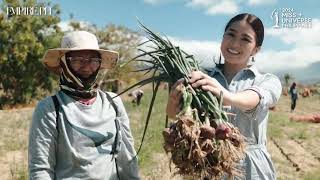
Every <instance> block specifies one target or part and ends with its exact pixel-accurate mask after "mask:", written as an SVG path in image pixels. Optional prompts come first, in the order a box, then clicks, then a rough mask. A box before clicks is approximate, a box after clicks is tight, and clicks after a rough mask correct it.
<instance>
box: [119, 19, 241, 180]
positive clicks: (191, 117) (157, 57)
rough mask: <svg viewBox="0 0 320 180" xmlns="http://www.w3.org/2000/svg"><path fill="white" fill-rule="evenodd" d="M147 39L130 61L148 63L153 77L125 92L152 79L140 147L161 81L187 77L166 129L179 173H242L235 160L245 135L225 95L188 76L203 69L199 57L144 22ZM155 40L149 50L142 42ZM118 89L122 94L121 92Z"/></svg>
mask: <svg viewBox="0 0 320 180" xmlns="http://www.w3.org/2000/svg"><path fill="white" fill-rule="evenodd" d="M140 26H141V28H142V30H143V31H144V32H145V33H146V35H147V38H148V40H147V41H146V42H144V43H142V44H141V45H140V48H139V50H140V51H141V52H142V53H141V54H140V55H138V56H137V57H135V58H134V59H132V60H131V61H129V62H128V63H131V62H136V63H140V64H141V62H142V63H143V64H145V65H146V68H145V69H140V70H138V71H144V72H145V74H151V77H150V76H149V77H148V78H146V79H144V80H142V81H140V82H138V83H136V84H134V85H132V86H131V87H129V88H128V89H126V90H125V91H123V92H122V93H124V92H127V91H128V90H130V89H132V88H134V87H136V86H143V85H146V84H149V83H152V84H153V95H152V98H151V103H150V107H149V111H148V115H147V120H146V125H145V129H144V132H143V136H142V141H141V145H140V147H139V150H138V152H139V151H140V149H141V147H142V144H143V140H144V137H145V133H146V131H147V127H148V123H149V120H150V117H151V112H152V107H153V104H154V100H155V98H156V95H157V91H158V87H159V85H160V82H168V83H171V84H172V83H174V82H176V81H177V80H179V79H181V78H183V79H184V85H183V98H182V101H181V103H182V110H181V112H180V113H179V114H178V115H177V116H176V119H175V120H174V121H172V122H171V125H170V127H168V128H165V129H164V131H163V137H164V149H165V151H166V152H167V153H168V154H169V156H170V158H171V161H172V162H173V164H174V165H175V168H176V170H177V171H176V172H175V173H176V174H180V175H188V176H190V175H191V176H195V177H209V178H221V177H222V176H224V175H229V176H240V175H241V171H240V170H239V169H238V168H237V163H238V162H239V161H240V160H241V159H242V158H244V149H245V141H244V137H243V135H241V133H240V132H239V130H238V129H237V128H236V127H234V126H233V125H232V124H231V123H229V122H228V116H227V113H226V112H225V111H223V109H222V102H223V95H222V94H220V96H219V97H216V96H214V95H213V94H212V93H211V92H209V91H204V90H202V89H201V88H196V89H195V88H193V87H192V86H191V85H190V84H189V83H188V82H189V80H190V78H189V75H190V74H191V72H192V71H197V70H200V68H199V65H198V63H197V61H196V60H195V59H194V58H193V56H192V55H189V54H187V53H186V52H184V51H183V50H181V49H180V48H179V47H177V46H174V45H173V44H172V43H171V42H170V41H169V40H168V38H163V37H162V36H160V35H158V34H156V33H154V32H152V31H151V30H150V29H148V28H147V27H146V26H144V25H143V24H141V23H140ZM146 43H149V44H150V43H151V46H150V45H149V46H148V47H149V48H150V49H151V50H150V51H146V50H144V49H143V48H141V46H145V45H146ZM122 93H120V94H122Z"/></svg>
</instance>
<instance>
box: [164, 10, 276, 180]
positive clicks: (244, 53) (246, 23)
mask: <svg viewBox="0 0 320 180" xmlns="http://www.w3.org/2000/svg"><path fill="white" fill-rule="evenodd" d="M263 38H264V27H263V24H262V22H261V20H260V19H259V18H258V17H256V16H255V15H252V14H247V13H245V14H238V15H236V16H235V17H233V18H232V19H231V20H230V21H229V22H228V23H227V25H226V27H225V30H224V34H223V39H222V43H221V46H220V49H221V52H222V55H223V57H224V63H221V61H219V64H217V65H216V67H214V68H212V69H211V70H210V71H209V72H208V74H205V73H203V72H200V71H194V72H192V74H190V78H191V80H190V84H191V85H192V86H193V87H194V88H202V89H203V90H205V91H211V92H212V93H213V94H214V95H216V96H217V97H219V95H220V92H223V95H224V97H223V100H224V102H223V103H224V105H226V106H231V109H230V113H233V114H235V117H234V118H232V119H231V122H232V123H233V124H234V125H235V126H236V127H238V128H239V129H240V132H241V133H242V134H243V135H244V136H245V137H246V140H247V143H248V146H247V149H246V157H245V159H244V160H243V161H241V162H240V164H239V167H240V170H242V171H243V175H244V177H243V179H246V180H257V179H259V180H273V179H276V172H275V169H274V166H273V163H272V161H271V157H270V155H269V153H268V152H267V148H266V144H267V122H268V115H269V107H272V106H274V105H275V104H276V103H277V101H278V100H279V98H280V95H281V83H280V80H279V78H277V77H276V76H274V75H272V74H269V73H266V74H262V73H260V72H259V71H258V70H257V68H256V67H255V65H254V63H253V62H254V56H255V55H256V54H257V53H258V52H259V50H260V48H261V46H262V42H263ZM180 83H182V82H181V81H178V82H176V83H175V85H174V86H173V90H172V91H171V93H170V96H169V101H168V104H167V114H168V116H169V117H171V118H174V117H175V115H176V114H177V112H179V111H180V109H179V101H180V98H181V94H182V93H181V92H180V91H179V88H178V87H179V84H180Z"/></svg>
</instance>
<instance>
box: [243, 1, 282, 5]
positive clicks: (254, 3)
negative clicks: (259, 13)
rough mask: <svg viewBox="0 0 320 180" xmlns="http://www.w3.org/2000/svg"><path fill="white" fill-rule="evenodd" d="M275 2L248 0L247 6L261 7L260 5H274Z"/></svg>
mask: <svg viewBox="0 0 320 180" xmlns="http://www.w3.org/2000/svg"><path fill="white" fill-rule="evenodd" d="M276 2H277V0H249V1H248V4H249V5H250V6H261V5H270V4H275V3H276Z"/></svg>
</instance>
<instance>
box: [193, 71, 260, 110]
mask: <svg viewBox="0 0 320 180" xmlns="http://www.w3.org/2000/svg"><path fill="white" fill-rule="evenodd" d="M190 78H191V79H190V84H191V86H192V87H194V88H202V89H203V90H205V91H211V92H212V93H213V94H214V95H215V96H217V97H220V93H221V92H222V93H223V104H224V105H228V106H234V107H237V108H239V109H241V110H251V109H253V108H255V107H256V106H257V104H258V103H259V101H260V97H259V95H258V93H257V92H255V91H253V90H246V91H241V92H237V93H232V92H230V91H228V90H227V89H225V88H224V87H223V86H222V85H221V84H220V83H219V82H218V81H217V80H216V79H214V78H211V77H210V76H208V75H206V74H204V73H203V72H201V71H194V72H192V73H191V76H190Z"/></svg>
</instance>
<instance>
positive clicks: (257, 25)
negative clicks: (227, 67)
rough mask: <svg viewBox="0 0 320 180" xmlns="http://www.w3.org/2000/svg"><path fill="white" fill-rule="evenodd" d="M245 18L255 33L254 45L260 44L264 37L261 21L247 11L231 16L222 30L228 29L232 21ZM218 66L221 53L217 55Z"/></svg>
mask: <svg viewBox="0 0 320 180" xmlns="http://www.w3.org/2000/svg"><path fill="white" fill-rule="evenodd" d="M242 20H245V21H246V22H247V23H248V24H249V25H250V26H251V28H252V29H253V31H254V32H255V34H256V46H257V47H259V46H262V43H263V39H264V26H263V23H262V21H261V20H260V19H259V18H258V17H257V16H255V15H253V14H249V13H242V14H238V15H236V16H234V17H233V18H231V19H230V20H229V22H228V23H227V25H226V27H225V29H224V32H226V31H227V30H228V28H229V27H230V26H231V25H232V24H233V23H234V22H238V21H242ZM216 65H217V66H218V67H219V66H220V67H221V65H222V64H221V55H220V57H219V62H218V64H216Z"/></svg>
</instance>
